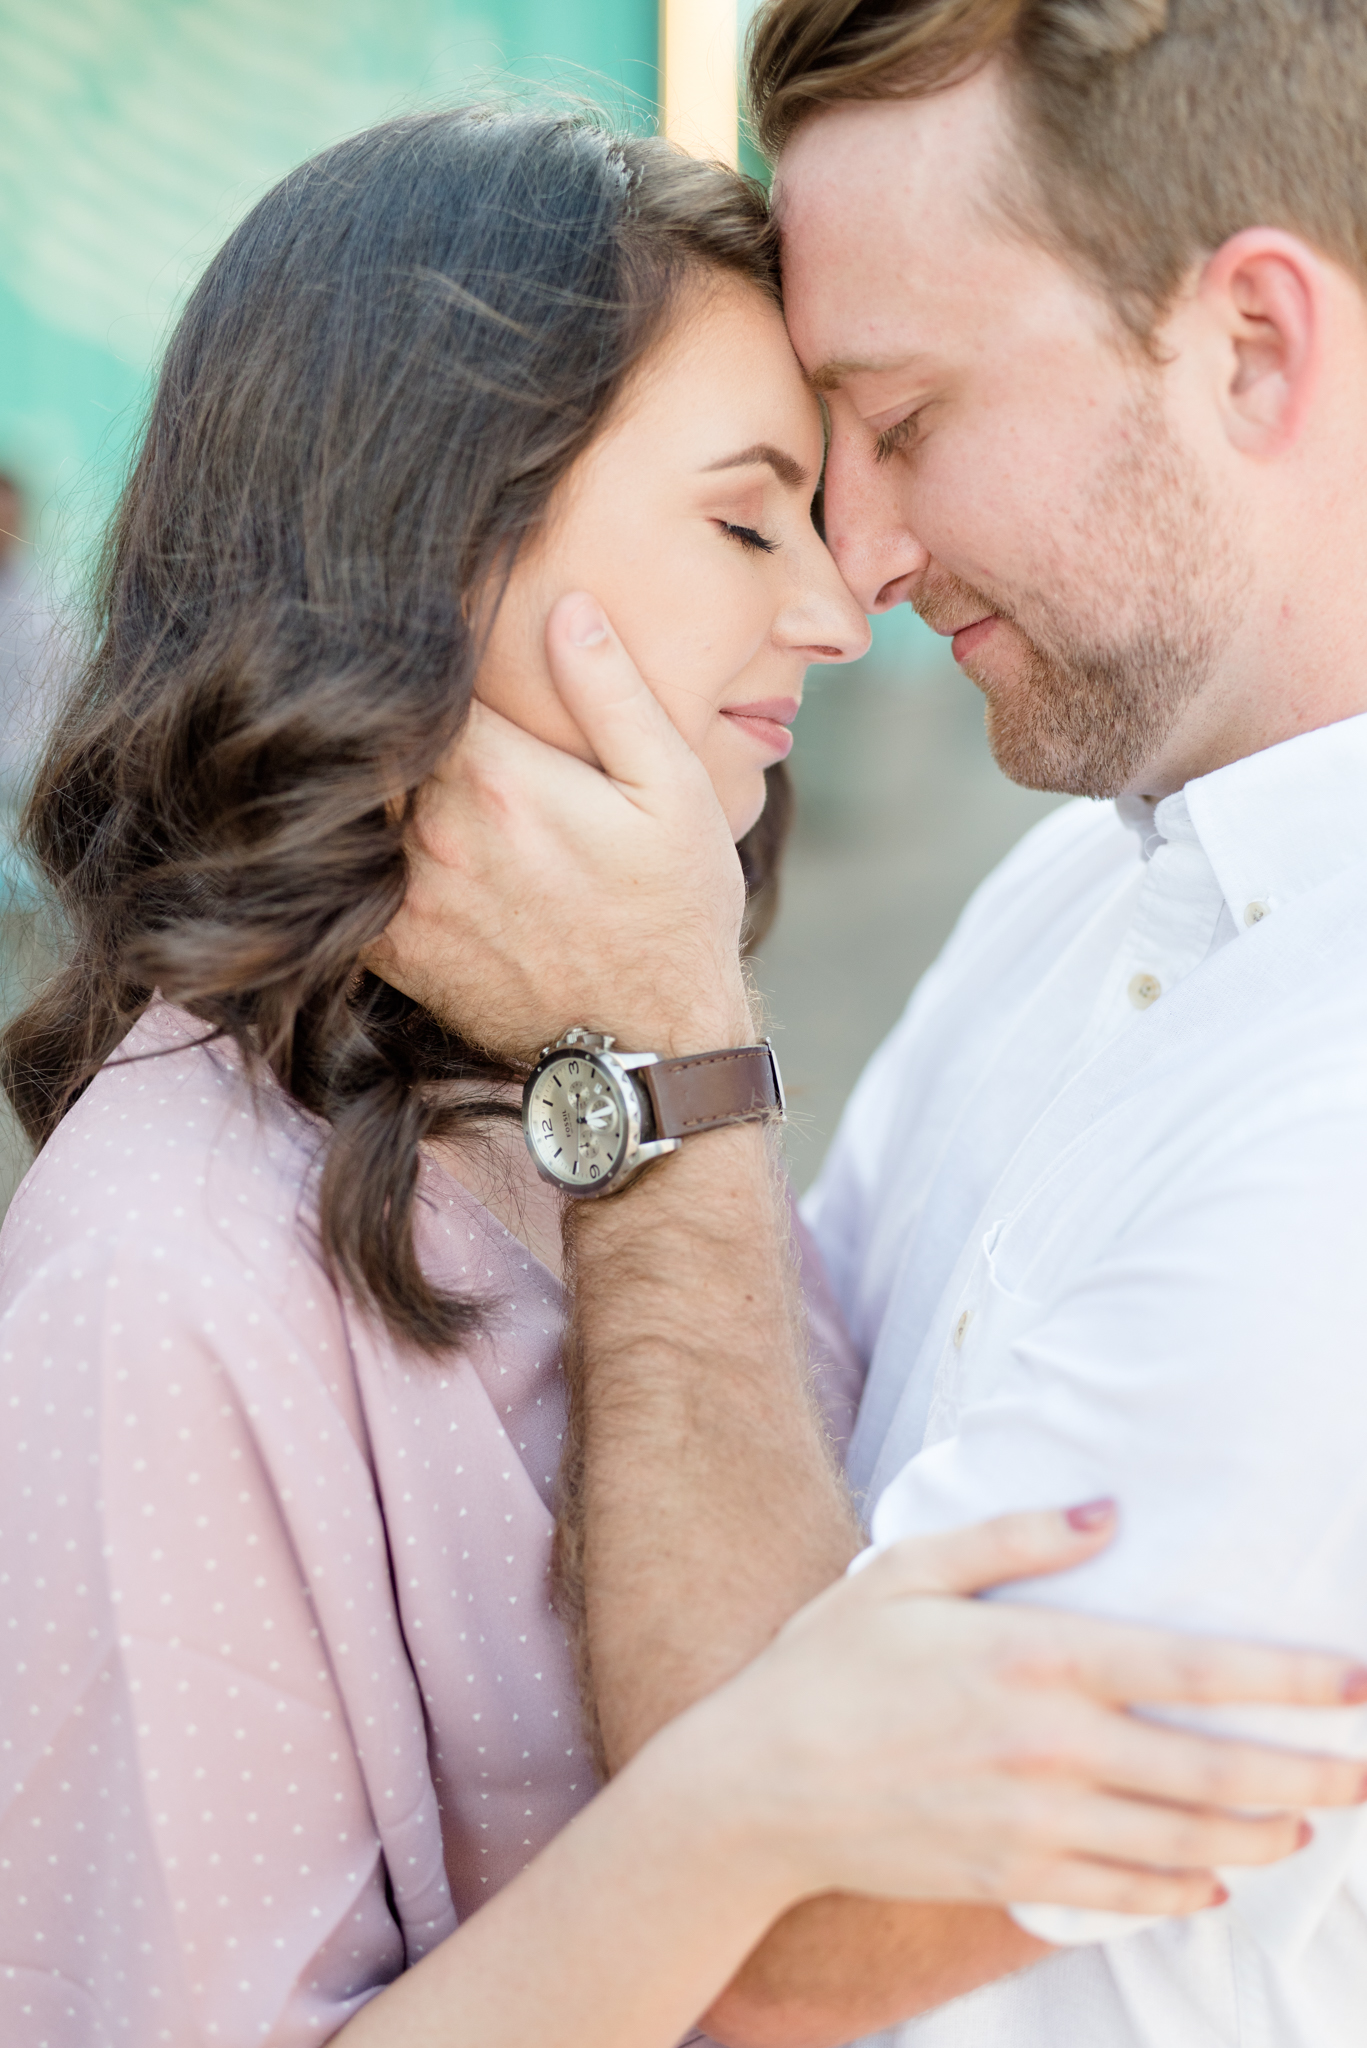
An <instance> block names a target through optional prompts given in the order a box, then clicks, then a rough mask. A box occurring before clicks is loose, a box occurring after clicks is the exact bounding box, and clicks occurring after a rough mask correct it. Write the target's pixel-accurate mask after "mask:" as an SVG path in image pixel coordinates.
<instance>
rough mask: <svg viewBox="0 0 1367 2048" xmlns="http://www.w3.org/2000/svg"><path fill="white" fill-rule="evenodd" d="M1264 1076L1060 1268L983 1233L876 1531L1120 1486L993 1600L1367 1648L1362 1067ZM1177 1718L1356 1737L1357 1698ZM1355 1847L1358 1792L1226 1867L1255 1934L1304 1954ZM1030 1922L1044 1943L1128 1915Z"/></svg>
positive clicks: (1359, 1727) (1366, 1743) (1346, 1746)
mask: <svg viewBox="0 0 1367 2048" xmlns="http://www.w3.org/2000/svg"><path fill="white" fill-rule="evenodd" d="M1267 1093H1268V1095H1269V1096H1270V1097H1271V1098H1272V1099H1271V1100H1269V1101H1268V1103H1267V1104H1266V1105H1260V1104H1259V1103H1258V1101H1257V1100H1256V1099H1255V1098H1254V1097H1253V1096H1251V1095H1250V1096H1249V1097H1248V1098H1247V1099H1246V1100H1245V1102H1244V1103H1243V1105H1242V1106H1241V1107H1240V1106H1238V1105H1236V1106H1235V1107H1234V1108H1233V1110H1230V1109H1229V1108H1228V1106H1226V1108H1225V1110H1224V1111H1222V1112H1221V1115H1220V1117H1219V1119H1218V1121H1217V1119H1216V1117H1215V1115H1214V1114H1212V1117H1211V1119H1210V1128H1209V1130H1208V1131H1206V1132H1204V1133H1199V1132H1198V1133H1187V1134H1184V1137H1183V1140H1182V1141H1181V1142H1180V1143H1179V1144H1178V1146H1177V1148H1176V1149H1175V1151H1174V1155H1173V1157H1172V1158H1171V1160H1170V1161H1169V1162H1168V1163H1167V1166H1166V1168H1165V1167H1164V1166H1162V1165H1161V1164H1160V1165H1159V1166H1158V1167H1157V1168H1156V1169H1155V1171H1154V1172H1153V1174H1152V1177H1151V1179H1150V1180H1149V1182H1148V1186H1149V1192H1148V1193H1147V1194H1146V1195H1145V1196H1143V1198H1142V1199H1139V1200H1137V1201H1136V1202H1135V1203H1134V1205H1133V1208H1132V1210H1131V1212H1130V1214H1129V1215H1128V1218H1127V1220H1126V1221H1125V1222H1124V1224H1123V1226H1121V1227H1118V1228H1117V1229H1115V1230H1114V1231H1112V1232H1109V1233H1107V1232H1105V1231H1102V1232H1100V1233H1099V1234H1098V1238H1097V1243H1098V1245H1099V1249H1098V1250H1097V1251H1096V1253H1095V1255H1093V1256H1090V1257H1083V1258H1082V1259H1080V1260H1079V1261H1078V1262H1076V1263H1075V1264H1074V1265H1073V1267H1072V1269H1071V1270H1069V1269H1068V1267H1067V1263H1066V1261H1065V1263H1064V1265H1063V1267H1062V1268H1060V1269H1059V1284H1058V1285H1057V1287H1056V1288H1054V1287H1051V1286H1050V1285H1049V1284H1048V1282H1047V1281H1046V1280H1045V1278H1044V1275H1043V1274H1042V1272H1041V1271H1040V1269H1039V1268H1038V1266H1033V1267H1032V1265H1031V1264H1030V1262H1029V1260H1026V1261H1025V1262H1024V1263H1023V1264H1022V1266H1021V1269H1020V1270H1015V1269H1014V1268H1013V1260H1012V1251H1011V1244H1010V1233H1009V1232H1007V1233H1005V1234H1004V1236H1003V1240H1002V1242H1001V1243H1000V1244H999V1245H997V1246H996V1247H994V1248H991V1249H990V1255H989V1260H988V1271H987V1275H986V1282H985V1288H984V1294H983V1299H982V1300H981V1302H980V1304H979V1309H978V1312H977V1313H976V1314H975V1316H974V1318H973V1320H972V1322H970V1323H969V1325H968V1333H967V1335H966V1337H965V1339H964V1350H965V1352H966V1353H968V1352H969V1351H970V1347H973V1346H977V1347H978V1355H977V1356H976V1357H972V1356H970V1357H968V1359H967V1361H966V1377H965V1382H964V1385H965V1398H964V1400H963V1405H962V1406H961V1407H960V1409H959V1412H958V1414H957V1416H956V1417H955V1420H954V1425H953V1433H952V1434H949V1435H947V1436H945V1438H944V1439H943V1440H942V1441H940V1442H937V1443H934V1444H933V1445H931V1446H930V1447H929V1448H927V1449H925V1450H923V1451H922V1452H921V1453H920V1454H919V1456H917V1457H916V1458H914V1459H913V1460H912V1461H911V1462H910V1464H908V1465H907V1466H906V1467H905V1468H904V1469H903V1470H902V1471H901V1473H900V1474H899V1475H898V1476H897V1477H896V1478H895V1479H894V1480H893V1481H892V1483H891V1485H889V1486H888V1488H887V1489H886V1490H885V1492H884V1493H883V1495H882V1497H881V1499H880V1500H879V1502H878V1504H877V1508H876V1511H875V1514H874V1517H873V1533H874V1538H875V1542H877V1543H886V1542H889V1541H892V1540H894V1539H895V1538H897V1537H899V1536H905V1535H909V1534H913V1533H917V1532H921V1531H927V1530H936V1529H944V1528H948V1527H952V1526H955V1525H957V1524H960V1523H964V1522H967V1521H972V1520H976V1519H978V1518H979V1517H982V1516H987V1515H992V1514H997V1513H1001V1512H1004V1511H1006V1510H1009V1509H1015V1508H1025V1507H1043V1506H1054V1505H1061V1504H1065V1503H1067V1502H1070V1501H1078V1500H1087V1499H1092V1498H1096V1497H1098V1496H1102V1495H1113V1496H1114V1497H1115V1498H1116V1499H1117V1501H1118V1502H1119V1504H1120V1510H1121V1526H1120V1533H1119V1536H1118V1538H1117V1541H1116V1542H1115V1544H1114V1545H1113V1546H1112V1547H1111V1548H1110V1549H1108V1550H1107V1551H1106V1552H1104V1553H1103V1554H1102V1555H1101V1556H1100V1557H1099V1558H1097V1559H1096V1560H1094V1561H1093V1562H1091V1563H1089V1564H1087V1565H1085V1566H1083V1567H1081V1568H1080V1569H1078V1570H1076V1571H1074V1572H1071V1573H1067V1574H1062V1575H1059V1576H1057V1577H1050V1578H1048V1579H1041V1580H1037V1581H1034V1582H1032V1583H1031V1584H1029V1585H1026V1586H1021V1587H1013V1588H1004V1589H1002V1590H1001V1591H1000V1592H999V1593H998V1594H996V1595H994V1596H993V1597H998V1598H1002V1599H1021V1600H1033V1601H1039V1602H1044V1603H1048V1604H1050V1605H1057V1606H1061V1607H1068V1608H1073V1609H1076V1610H1079V1611H1082V1612H1087V1613H1093V1614H1102V1615H1110V1616H1114V1617H1117V1618H1122V1619H1133V1620H1140V1621H1147V1622H1153V1623H1157V1624H1160V1625H1164V1626H1170V1627H1177V1628H1187V1629H1192V1630H1201V1631H1208V1632H1212V1633H1220V1634H1226V1635H1231V1636H1241V1637H1246V1638H1254V1639H1259V1640H1273V1641H1281V1642H1286V1643H1289V1644H1302V1645H1305V1646H1307V1647H1317V1648H1324V1649H1331V1650H1337V1651H1343V1652H1347V1653H1349V1654H1353V1655H1357V1656H1359V1657H1367V1603H1364V1601H1363V1597H1362V1588H1363V1585H1364V1583H1367V1487H1365V1486H1364V1484H1363V1473H1364V1471H1367V1338H1364V1330H1365V1329H1367V1299H1365V1298H1364V1296H1365V1295H1367V1262H1364V1258H1363V1249H1362V1247H1363V1242H1364V1229H1365V1226H1367V1084H1364V1083H1363V1082H1362V1081H1361V1080H1360V1079H1358V1078H1356V1077H1355V1076H1353V1075H1352V1074H1348V1075H1344V1074H1342V1073H1339V1074H1326V1075H1324V1076H1322V1077H1321V1079H1320V1081H1319V1082H1318V1083H1317V1084H1316V1085H1315V1086H1313V1087H1310V1088H1306V1089H1301V1090H1297V1088H1296V1086H1295V1085H1294V1083H1292V1084H1290V1085H1288V1086H1286V1087H1284V1088H1283V1087H1281V1086H1280V1085H1279V1088H1278V1089H1276V1090H1269V1091H1267ZM1056 1249H1057V1248H1056V1247H1055V1251H1056ZM1032 1296H1033V1298H1032ZM965 1320H967V1319H965ZM1173 1718H1178V1717H1176V1716H1174V1717H1173ZM1181 1718H1183V1719H1184V1720H1186V1721H1188V1722H1189V1723H1190V1724H1191V1725H1205V1726H1209V1727H1213V1728H1216V1729H1219V1730H1225V1731H1229V1732H1236V1731H1237V1732H1247V1733H1250V1734H1253V1735H1256V1736H1260V1737H1262V1738H1264V1739H1267V1740H1270V1741H1282V1742H1287V1743H1289V1744H1295V1745H1297V1746H1305V1747H1309V1748H1316V1749H1328V1750H1334V1751H1336V1752H1339V1753H1344V1754H1364V1753H1367V1716H1364V1714H1363V1712H1362V1711H1361V1710H1351V1711H1350V1710H1345V1711H1343V1712H1342V1713H1339V1712H1337V1711H1333V1712H1329V1711H1322V1712H1318V1713H1312V1712H1310V1711H1308V1710H1292V1709H1276V1710H1274V1709H1270V1708H1268V1709H1262V1708H1259V1709H1239V1710H1232V1709H1224V1710H1219V1711H1211V1712H1209V1713H1205V1714H1203V1713H1201V1712H1199V1711H1197V1710H1192V1711H1191V1712H1190V1713H1186V1714H1184V1715H1183V1716H1181ZM1361 1849H1362V1822H1361V1819H1360V1817H1359V1815H1358V1813H1357V1812H1356V1811H1354V1812H1352V1813H1348V1814H1334V1815H1326V1816H1321V1817H1319V1820H1318V1822H1317V1833H1316V1842H1315V1844H1314V1845H1313V1846H1312V1848H1311V1849H1310V1850H1308V1851H1305V1852H1302V1853H1301V1854H1300V1855H1298V1856H1296V1857H1293V1858H1290V1859H1288V1860H1287V1861H1286V1862H1285V1863H1282V1864H1280V1865H1277V1866H1275V1867H1273V1868H1271V1869H1269V1870H1266V1871H1234V1872H1225V1873H1223V1875H1224V1877H1225V1881H1226V1882H1227V1884H1228V1885H1229V1888H1230V1890H1231V1892H1232V1894H1233V1897H1234V1903H1235V1908H1236V1910H1237V1911H1238V1912H1239V1913H1240V1915H1241V1917H1242V1918H1243V1919H1244V1920H1245V1921H1246V1923H1247V1925H1248V1927H1249V1929H1250V1931H1252V1932H1253V1933H1254V1934H1255V1936H1256V1937H1257V1938H1258V1939H1259V1940H1260V1941H1261V1942H1263V1944H1264V1945H1265V1946H1268V1947H1270V1948H1277V1947H1280V1948H1282V1949H1283V1950H1284V1951H1294V1950H1296V1949H1298V1948H1299V1947H1300V1946H1302V1945H1303V1944H1304V1942H1305V1941H1306V1940H1307V1939H1308V1938H1309V1935H1310V1934H1311V1933H1312V1932H1313V1930H1314V1927H1315V1925H1316V1924H1317V1922H1318V1920H1319V1918H1320V1917H1321V1915H1322V1913H1323V1911H1324V1909H1325V1907H1326V1906H1327V1905H1328V1903H1329V1901H1330V1899H1331V1898H1332V1896H1333V1893H1334V1891H1335V1890H1336V1888H1337V1887H1338V1886H1339V1885H1340V1884H1341V1883H1342V1882H1343V1881H1344V1879H1345V1874H1346V1873H1347V1872H1348V1870H1349V1869H1350V1866H1351V1865H1352V1863H1353V1860H1354V1858H1355V1856H1357V1855H1358V1854H1360V1853H1361ZM1041 1916H1043V1917H1041ZM1027 1917H1028V1918H1029V1922H1030V1925H1031V1928H1032V1931H1035V1932H1039V1933H1041V1934H1044V1935H1045V1936H1046V1938H1048V1939H1051V1940H1060V1939H1079V1938H1081V1939H1096V1938H1101V1937H1104V1936H1105V1935H1106V1934H1107V1933H1108V1932H1112V1933H1113V1932H1116V1931H1118V1930H1119V1929H1120V1928H1121V1927H1129V1926H1132V1925H1134V1924H1135V1923H1134V1922H1132V1921H1126V1920H1122V1919H1121V1918H1120V1917H1119V1916H1109V1915H1108V1916H1083V1917H1081V1918H1079V1917H1078V1916H1067V1915H1063V1914H1062V1913H1061V1909H1060V1910H1056V1909H1030V1912H1029V1914H1028V1916H1027ZM1140 1924H1142V1923H1140Z"/></svg>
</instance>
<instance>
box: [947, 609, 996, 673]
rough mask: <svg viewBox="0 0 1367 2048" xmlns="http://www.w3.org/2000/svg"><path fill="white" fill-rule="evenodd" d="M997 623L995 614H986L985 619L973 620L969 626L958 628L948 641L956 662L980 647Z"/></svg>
mask: <svg viewBox="0 0 1367 2048" xmlns="http://www.w3.org/2000/svg"><path fill="white" fill-rule="evenodd" d="M996 623H997V614H996V613H995V612H988V614H987V615H986V617H985V618H981V619H974V621H973V623H972V624H971V625H969V626H960V627H959V629H958V631H957V632H956V633H955V634H954V636H953V638H952V639H951V641H950V647H951V648H952V650H953V653H954V659H955V660H956V661H963V660H964V659H965V658H966V657H967V656H968V655H970V654H971V653H972V652H973V650H974V648H975V647H979V646H981V644H982V642H983V641H984V640H985V639H986V638H987V636H988V634H989V633H990V632H991V631H992V628H993V627H994V626H995V625H996Z"/></svg>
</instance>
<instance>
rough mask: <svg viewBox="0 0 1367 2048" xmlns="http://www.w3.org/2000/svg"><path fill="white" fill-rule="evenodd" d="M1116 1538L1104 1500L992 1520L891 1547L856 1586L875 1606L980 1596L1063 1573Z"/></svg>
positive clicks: (1110, 1506) (1113, 1520) (1108, 1503)
mask: <svg viewBox="0 0 1367 2048" xmlns="http://www.w3.org/2000/svg"><path fill="white" fill-rule="evenodd" d="M1115 1530H1116V1509H1115V1502H1114V1501H1110V1500H1098V1501H1087V1502H1085V1503H1083V1504H1082V1505H1081V1506H1079V1507H1073V1508H1041V1509H1039V1510H1036V1511H1031V1512H1028V1513H1024V1514H1016V1515H997V1516H995V1517H994V1518H993V1519H992V1520H991V1521H989V1522H971V1523H969V1524H968V1525H967V1526H966V1527H965V1528H962V1529H947V1530H945V1531H943V1533H941V1534H939V1535H934V1536H907V1537H904V1538H903V1539H902V1541H901V1542H900V1543H891V1544H889V1545H888V1547H887V1549H886V1550H881V1551H879V1553H878V1555H877V1556H876V1557H873V1558H871V1559H870V1560H869V1562H868V1564H866V1565H864V1566H862V1567H861V1568H860V1571H859V1574H858V1577H859V1583H860V1584H861V1585H862V1586H863V1588H864V1590H865V1591H866V1592H867V1593H868V1594H870V1595H871V1596H876V1597H877V1598H880V1599H896V1598H898V1597H899V1596H903V1595H912V1594H921V1593H981V1592H984V1591H985V1590H986V1589H987V1588H988V1587H989V1586H1004V1585H1006V1584H1008V1583H1009V1582H1010V1581H1011V1580H1012V1579H1033V1578H1038V1577H1039V1576H1040V1575H1041V1574H1042V1573H1047V1572H1062V1571H1067V1570H1068V1569H1069V1568H1070V1567H1071V1566H1073V1565H1077V1564H1081V1563H1083V1562H1084V1561H1085V1560H1086V1559H1087V1558H1089V1557H1094V1556H1095V1555H1096V1553H1097V1552H1098V1551H1099V1550H1104V1549H1105V1547H1106V1545H1107V1544H1108V1543H1109V1542H1110V1541H1111V1539H1112V1537H1113V1536H1114V1535H1115Z"/></svg>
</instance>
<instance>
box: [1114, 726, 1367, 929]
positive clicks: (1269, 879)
mask: <svg viewBox="0 0 1367 2048" xmlns="http://www.w3.org/2000/svg"><path fill="white" fill-rule="evenodd" d="M1116 810H1117V811H1118V813H1119V815H1120V817H1121V818H1122V820H1123V821H1124V823H1125V824H1127V825H1128V826H1129V827H1130V828H1131V830H1132V831H1134V832H1136V833H1137V834H1138V835H1139V840H1140V845H1141V848H1142V851H1143V855H1144V858H1145V859H1146V860H1147V859H1149V858H1150V857H1151V856H1152V855H1153V853H1154V852H1155V851H1156V850H1157V848H1158V847H1159V846H1160V845H1163V844H1165V843H1168V842H1173V843H1176V842H1179V841H1182V840H1187V839H1191V838H1195V839H1197V840H1198V841H1199V842H1200V845H1201V847H1202V849H1203V851H1204V853H1205V855H1206V858H1207V859H1208V860H1209V862H1210V864H1211V867H1212V868H1213V869H1214V871H1215V877H1216V880H1217V881H1218V882H1219V885H1220V890H1221V893H1222V895H1223V896H1224V899H1225V902H1226V903H1227V904H1228V905H1229V909H1230V912H1231V915H1232V916H1233V918H1234V922H1235V925H1236V926H1244V925H1250V924H1256V923H1258V922H1259V921H1260V919H1261V918H1262V917H1263V916H1264V915H1265V914H1266V912H1268V911H1271V910H1275V909H1277V908H1278V906H1279V905H1281V904H1285V903H1289V902H1291V901H1293V900H1294V898H1295V897H1297V896H1303V895H1305V894H1307V893H1308V892H1309V891H1310V890H1312V889H1316V888H1319V887H1320V886H1321V885H1322V884H1323V883H1325V882H1328V881H1330V880H1331V879H1332V878H1333V877H1334V876H1335V875H1337V874H1339V873H1340V872H1341V871H1342V870H1343V869H1344V868H1346V867H1351V866H1352V865H1353V863H1354V862H1356V861H1359V860H1363V859H1367V712H1363V713H1359V715H1358V716H1357V717H1355V718H1345V719H1342V720H1340V721H1339V722H1338V723H1337V724H1334V725H1322V726H1319V727H1318V728H1317V729H1316V730H1315V731H1314V732H1304V733H1299V734H1298V735H1297V736H1296V738H1295V739H1290V740H1283V741H1282V742H1281V744H1280V745H1279V746H1275V747H1267V748H1265V749H1264V750H1263V752H1262V753H1260V754H1248V755H1245V757H1244V759H1243V760H1242V761H1231V762H1230V763H1229V765H1228V767H1226V768H1217V769H1216V770H1215V771H1214V773H1213V774H1210V775H1201V776H1198V777H1197V778H1196V780H1195V781H1193V782H1189V783H1188V784H1187V785H1186V787H1185V789H1181V790H1178V791H1177V793H1176V794H1175V795H1173V796H1167V797H1164V798H1162V799H1161V801H1160V802H1158V803H1156V804H1155V803H1151V802H1150V801H1149V800H1148V799H1147V798H1145V797H1130V796H1123V797H1119V798H1117V800H1116Z"/></svg>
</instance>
